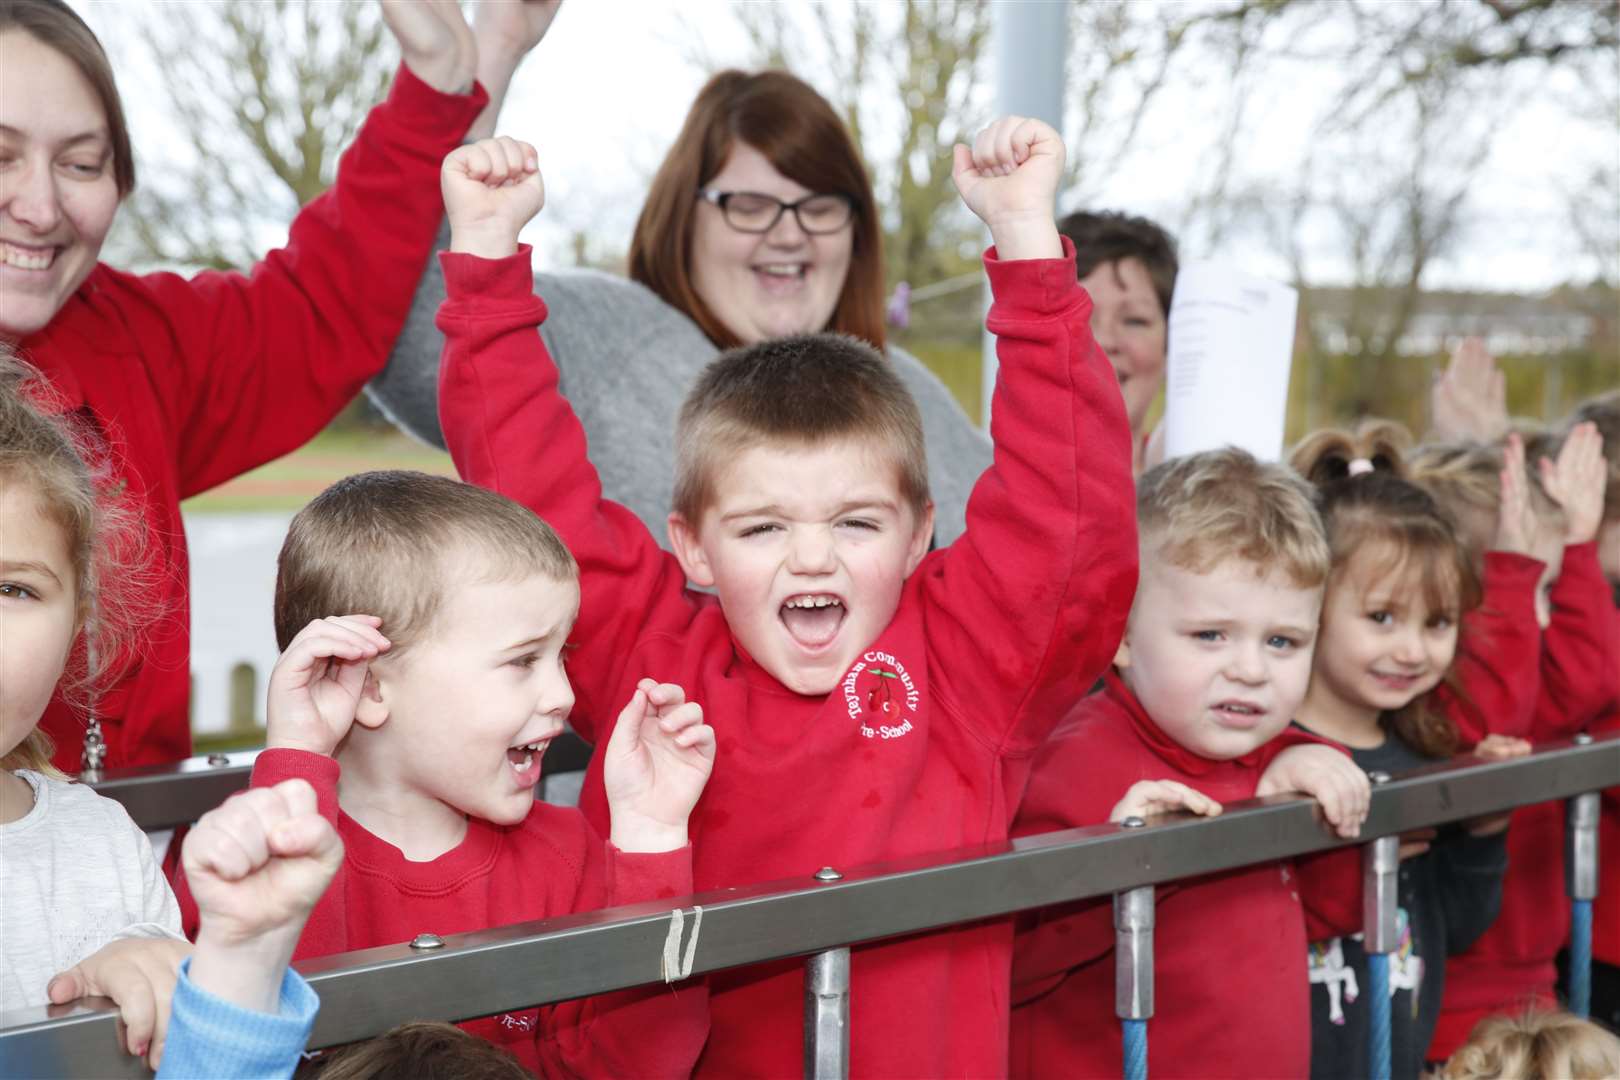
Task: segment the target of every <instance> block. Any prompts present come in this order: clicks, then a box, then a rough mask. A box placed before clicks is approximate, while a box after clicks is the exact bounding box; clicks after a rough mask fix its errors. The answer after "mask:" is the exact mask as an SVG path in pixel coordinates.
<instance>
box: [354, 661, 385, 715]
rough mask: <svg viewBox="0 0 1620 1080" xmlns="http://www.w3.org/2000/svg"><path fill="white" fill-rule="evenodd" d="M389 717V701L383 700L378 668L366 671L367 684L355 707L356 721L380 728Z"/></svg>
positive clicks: (362, 689)
mask: <svg viewBox="0 0 1620 1080" xmlns="http://www.w3.org/2000/svg"><path fill="white" fill-rule="evenodd" d="M387 719H388V703H387V702H386V701H384V700H383V693H382V683H380V682H378V681H377V669H376V668H371V669H369V670H367V671H366V684H365V685H364V686H362V687H361V688H360V701H359V703H358V704H356V705H355V707H354V722H355V723H357V724H359V725H360V726H361V727H367V728H379V727H382V725H383V721H385V720H387Z"/></svg>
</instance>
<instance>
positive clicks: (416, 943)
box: [411, 934, 444, 952]
mask: <svg viewBox="0 0 1620 1080" xmlns="http://www.w3.org/2000/svg"><path fill="white" fill-rule="evenodd" d="M411 948H413V949H421V950H423V951H424V952H425V951H427V950H429V949H442V948H444V938H442V937H440V936H439V935H438V934H417V935H416V936H415V937H413V938H411Z"/></svg>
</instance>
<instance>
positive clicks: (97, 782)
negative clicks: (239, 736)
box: [79, 731, 591, 829]
mask: <svg viewBox="0 0 1620 1080" xmlns="http://www.w3.org/2000/svg"><path fill="white" fill-rule="evenodd" d="M259 753H260V751H259V750H258V749H254V750H237V751H232V752H231V753H228V754H207V755H201V756H198V757H190V758H186V759H185V760H184V761H177V762H175V763H174V764H172V765H137V766H132V767H130V768H125V769H103V770H100V771H98V772H87V773H81V774H80V775H79V780H81V781H82V782H84V783H86V784H88V785H89V786H90V787H92V788H94V789H95V790H96V793H97V794H98V795H105V796H106V797H107V798H109V799H112V800H114V801H115V802H119V803H122V804H123V806H124V809H125V810H127V811H129V816H130V817H131V818H133V819H134V820H135V824H136V825H139V826H140V827H141V828H143V829H172V828H174V827H175V826H176V825H185V824H188V823H190V822H193V821H196V820H197V819H198V818H200V817H202V816H203V815H204V814H206V813H208V811H210V810H212V809H213V808H214V807H216V806H218V805H219V804H220V803H222V802H224V801H225V800H226V799H228V798H230V797H231V796H232V795H234V794H236V793H237V792H238V791H241V790H242V789H243V788H245V787H247V786H248V781H249V780H250V779H252V776H253V759H254V758H256V757H258V756H259ZM590 755H591V748H590V745H589V744H588V743H586V742H584V741H583V740H581V739H580V738H579V736H577V735H575V734H574V733H573V732H571V731H570V732H564V733H563V735H562V736H561V737H559V738H558V739H556V740H554V741H553V742H552V744H551V746H550V747H549V748H548V749H547V751H546V756H545V757H544V758H542V759H541V762H540V773H541V775H542V776H552V775H554V774H556V773H559V772H568V771H571V770H577V769H583V768H585V764H586V762H587V761H589V760H590Z"/></svg>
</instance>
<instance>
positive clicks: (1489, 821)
mask: <svg viewBox="0 0 1620 1080" xmlns="http://www.w3.org/2000/svg"><path fill="white" fill-rule="evenodd" d="M1532 749H1533V747H1532V746H1531V745H1530V742H1529V740H1527V739H1516V738H1514V737H1513V736H1511V735H1487V736H1485V737H1484V738H1483V739H1481V740H1480V741H1479V745H1478V746H1476V747H1474V756H1475V757H1477V758H1479V759H1480V760H1481V761H1507V760H1508V759H1509V758H1517V757H1524V756H1525V755H1527V754H1529V753H1530V751H1531V750H1532ZM1512 817H1513V812H1512V811H1511V810H1510V811H1508V812H1507V813H1505V814H1490V815H1488V816H1486V817H1480V818H1475V819H1474V820H1472V821H1470V822H1468V834H1469V835H1470V836H1495V835H1496V834H1497V833H1500V832H1504V831H1505V830H1506V829H1507V827H1508V821H1509V820H1511V819H1512Z"/></svg>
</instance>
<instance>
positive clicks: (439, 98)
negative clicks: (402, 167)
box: [373, 63, 489, 152]
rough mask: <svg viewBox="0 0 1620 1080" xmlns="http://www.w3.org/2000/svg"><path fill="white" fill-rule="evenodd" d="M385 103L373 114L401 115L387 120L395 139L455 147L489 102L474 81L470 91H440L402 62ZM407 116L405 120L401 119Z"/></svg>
mask: <svg viewBox="0 0 1620 1080" xmlns="http://www.w3.org/2000/svg"><path fill="white" fill-rule="evenodd" d="M385 104H386V105H387V106H388V108H387V110H386V111H385V112H382V113H374V114H373V116H374V117H375V116H387V117H388V118H389V120H390V121H393V120H395V119H396V118H398V119H400V120H401V122H398V123H390V124H389V127H390V129H391V134H392V135H393V137H394V138H396V139H397V140H398V141H400V142H403V143H407V144H409V145H413V146H420V147H422V148H424V149H429V150H440V149H443V148H445V147H449V148H450V149H454V148H455V146H456V145H457V144H459V143H460V142H461V140H462V138H463V137H464V136H466V134H467V129H468V128H470V127H472V122H473V121H474V120H476V119H478V114H479V113H481V112H483V111H484V106H485V105H488V104H489V93H488V92H487V91H486V90H485V89H484V87H483V85H482V84H480V83H476V82H475V83H473V88H472V92H471V93H467V94H445V93H441V92H440V91H438V90H435V89H434V88H433V87H431V86H429V85H428V84H427V83H425V82H423V81H422V80H421V79H418V78H417V77H416V75H415V73H414V72H412V71H411V69H410V68H409V67H408V66H406V65H405V64H404V63H401V64H400V65H399V69H398V70H397V71H395V72H394V81H393V84H392V85H390V86H389V88H388V97H387V99H386V100H385ZM406 117H408V118H409V120H408V121H406V120H404V118H406ZM373 122H375V121H373ZM445 152H448V151H447V150H446V151H445Z"/></svg>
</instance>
